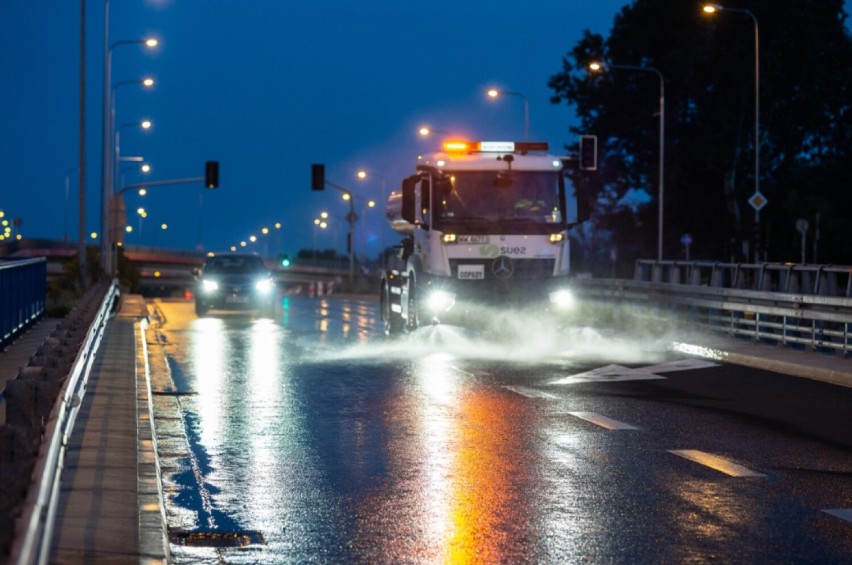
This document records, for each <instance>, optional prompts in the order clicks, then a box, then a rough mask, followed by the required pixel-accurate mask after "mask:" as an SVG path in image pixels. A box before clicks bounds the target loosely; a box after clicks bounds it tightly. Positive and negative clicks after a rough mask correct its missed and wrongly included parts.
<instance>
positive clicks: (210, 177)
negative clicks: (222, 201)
mask: <svg viewBox="0 0 852 565" xmlns="http://www.w3.org/2000/svg"><path fill="white" fill-rule="evenodd" d="M204 186H206V187H207V188H217V187H218V186H219V161H207V162H206V163H204Z"/></svg>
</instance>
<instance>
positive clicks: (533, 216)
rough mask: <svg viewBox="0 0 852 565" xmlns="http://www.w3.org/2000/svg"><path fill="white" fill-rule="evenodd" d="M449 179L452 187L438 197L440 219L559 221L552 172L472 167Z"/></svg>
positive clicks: (556, 179) (559, 216) (557, 202)
mask: <svg viewBox="0 0 852 565" xmlns="http://www.w3.org/2000/svg"><path fill="white" fill-rule="evenodd" d="M450 181H451V184H452V191H451V192H450V193H449V194H445V195H443V197H441V198H440V205H439V210H438V214H439V216H440V218H441V219H443V220H456V221H463V220H474V221H475V220H488V221H495V220H512V219H519V220H522V221H525V222H534V223H542V224H545V223H546V224H554V223H559V222H561V221H562V213H561V210H560V206H559V177H558V175H557V174H556V173H551V172H534V171H499V172H498V171H473V172H463V173H452V174H451V175H450Z"/></svg>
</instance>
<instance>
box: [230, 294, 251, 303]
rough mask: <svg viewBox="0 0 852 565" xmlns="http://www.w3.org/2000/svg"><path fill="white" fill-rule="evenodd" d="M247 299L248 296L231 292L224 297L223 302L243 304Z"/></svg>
mask: <svg viewBox="0 0 852 565" xmlns="http://www.w3.org/2000/svg"><path fill="white" fill-rule="evenodd" d="M248 301H249V299H248V296H240V295H238V294H232V295H230V296H228V297H227V298H225V302H227V303H228V304H245V303H246V302H248Z"/></svg>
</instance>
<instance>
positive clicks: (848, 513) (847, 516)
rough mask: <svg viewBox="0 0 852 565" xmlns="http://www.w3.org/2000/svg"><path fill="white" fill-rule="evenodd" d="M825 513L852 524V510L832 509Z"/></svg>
mask: <svg viewBox="0 0 852 565" xmlns="http://www.w3.org/2000/svg"><path fill="white" fill-rule="evenodd" d="M823 512H825V513H826V514H831V515H832V516H836V517H838V518H840V519H842V520H846V521H847V522H852V508H832V509H830V510H823Z"/></svg>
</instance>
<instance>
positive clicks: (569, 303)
mask: <svg viewBox="0 0 852 565" xmlns="http://www.w3.org/2000/svg"><path fill="white" fill-rule="evenodd" d="M550 302H551V303H552V304H553V305H554V306H556V307H557V308H559V309H560V310H571V309H572V308H573V307H574V293H573V292H571V291H570V290H568V289H567V288H562V289H559V290H557V291H555V292H551V293H550Z"/></svg>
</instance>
